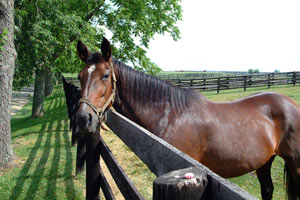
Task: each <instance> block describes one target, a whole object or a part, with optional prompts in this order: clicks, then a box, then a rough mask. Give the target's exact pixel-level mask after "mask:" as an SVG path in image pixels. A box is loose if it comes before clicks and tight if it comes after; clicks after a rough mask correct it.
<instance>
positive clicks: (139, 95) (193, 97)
mask: <svg viewBox="0 0 300 200" xmlns="http://www.w3.org/2000/svg"><path fill="white" fill-rule="evenodd" d="M113 61H114V66H115V74H116V77H117V88H116V100H115V103H114V108H115V109H116V110H117V111H118V112H119V113H121V114H123V115H124V116H126V117H128V118H129V119H131V120H133V121H135V122H137V123H139V124H141V125H142V123H141V122H140V121H141V118H143V117H144V116H139V115H149V116H152V115H156V114H157V113H158V112H163V111H165V110H166V109H170V111H171V112H172V113H173V114H178V113H180V114H181V113H182V112H183V111H184V110H185V111H186V110H187V109H188V108H189V107H191V106H193V105H195V102H198V101H200V100H201V99H202V98H204V96H202V95H200V94H199V93H196V92H194V91H192V90H184V89H180V88H178V87H175V86H172V85H170V84H168V83H166V82H164V81H161V80H159V79H158V78H155V77H152V76H149V75H146V74H144V73H143V72H138V71H136V70H134V69H132V68H130V67H128V66H126V65H125V64H123V63H121V62H120V61H118V60H115V59H114V60H113ZM151 118H152V117H151Z"/></svg>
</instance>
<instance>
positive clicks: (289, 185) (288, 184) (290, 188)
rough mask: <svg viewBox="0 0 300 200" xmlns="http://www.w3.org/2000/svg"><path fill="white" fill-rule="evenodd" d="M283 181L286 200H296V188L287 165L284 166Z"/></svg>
mask: <svg viewBox="0 0 300 200" xmlns="http://www.w3.org/2000/svg"><path fill="white" fill-rule="evenodd" d="M284 180H285V188H286V192H287V197H288V200H297V199H298V197H297V188H296V184H295V183H294V179H293V177H292V174H291V172H290V169H289V168H288V166H287V164H286V163H285V165H284Z"/></svg>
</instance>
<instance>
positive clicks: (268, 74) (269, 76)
mask: <svg viewBox="0 0 300 200" xmlns="http://www.w3.org/2000/svg"><path fill="white" fill-rule="evenodd" d="M268 88H270V74H268Z"/></svg>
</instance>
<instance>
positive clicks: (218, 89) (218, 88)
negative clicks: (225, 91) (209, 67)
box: [217, 78, 220, 94]
mask: <svg viewBox="0 0 300 200" xmlns="http://www.w3.org/2000/svg"><path fill="white" fill-rule="evenodd" d="M219 92H220V78H218V87H217V94H219Z"/></svg>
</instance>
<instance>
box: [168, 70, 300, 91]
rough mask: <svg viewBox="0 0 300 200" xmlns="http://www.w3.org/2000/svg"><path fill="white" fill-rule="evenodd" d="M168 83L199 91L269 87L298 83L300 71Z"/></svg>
mask: <svg viewBox="0 0 300 200" xmlns="http://www.w3.org/2000/svg"><path fill="white" fill-rule="evenodd" d="M165 81H167V82H169V83H172V84H174V85H177V86H179V87H182V88H192V89H194V90H199V91H217V93H219V91H220V90H228V89H238V88H243V89H244V91H246V89H247V88H253V87H269V88H270V87H271V86H276V85H289V84H292V85H294V86H295V85H296V84H297V83H300V72H285V73H264V74H247V75H239V76H221V77H213V78H192V79H189V78H186V79H168V80H165Z"/></svg>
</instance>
